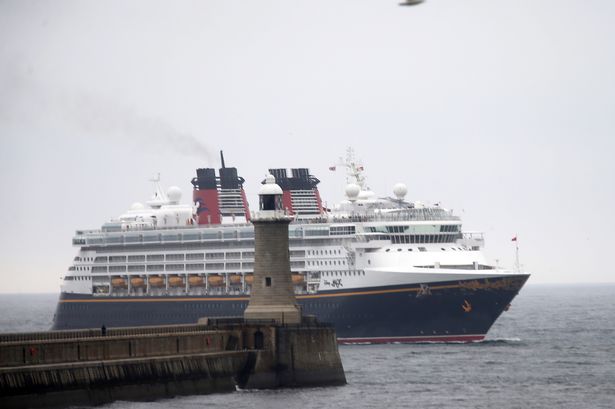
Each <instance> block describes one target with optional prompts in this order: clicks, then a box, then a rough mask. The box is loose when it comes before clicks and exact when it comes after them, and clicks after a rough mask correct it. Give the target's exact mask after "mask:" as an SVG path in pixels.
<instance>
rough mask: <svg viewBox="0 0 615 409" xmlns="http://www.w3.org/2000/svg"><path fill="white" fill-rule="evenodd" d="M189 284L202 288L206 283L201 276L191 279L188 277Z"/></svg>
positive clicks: (191, 277)
mask: <svg viewBox="0 0 615 409" xmlns="http://www.w3.org/2000/svg"><path fill="white" fill-rule="evenodd" d="M188 283H189V284H190V285H191V286H192V287H200V286H202V285H203V284H204V283H205V281H203V277H200V276H190V277H188Z"/></svg>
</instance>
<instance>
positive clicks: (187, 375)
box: [0, 320, 346, 409]
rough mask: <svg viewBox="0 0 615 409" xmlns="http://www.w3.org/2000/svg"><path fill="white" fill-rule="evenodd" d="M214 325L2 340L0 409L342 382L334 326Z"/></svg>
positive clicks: (9, 336) (221, 322)
mask: <svg viewBox="0 0 615 409" xmlns="http://www.w3.org/2000/svg"><path fill="white" fill-rule="evenodd" d="M212 322H213V323H210V324H209V325H183V326H162V327H150V328H147V327H146V328H115V329H112V330H108V331H106V333H105V335H104V336H103V335H102V332H101V331H100V330H96V329H92V330H83V331H54V332H48V333H31V334H5V335H0V407H1V408H3V409H4V408H6V409H9V408H35V407H65V406H71V405H87V404H100V403H105V402H111V401H114V400H118V399H121V400H153V399H157V398H162V397H172V396H175V395H186V394H207V393H213V392H229V391H234V390H235V388H236V386H238V387H240V388H277V387H284V386H317V385H320V386H326V385H340V384H345V383H346V380H345V376H344V372H343V368H342V364H341V359H340V357H339V353H338V350H337V343H336V339H335V332H334V330H333V328H332V327H330V326H326V325H321V324H317V323H315V322H306V323H304V324H302V325H274V324H271V323H264V322H263V323H255V322H251V323H244V322H241V321H237V320H227V321H225V320H216V321H212ZM46 335H47V336H46Z"/></svg>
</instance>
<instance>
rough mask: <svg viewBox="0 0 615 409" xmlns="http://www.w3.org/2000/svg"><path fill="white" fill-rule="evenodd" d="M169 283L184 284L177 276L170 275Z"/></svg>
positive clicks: (175, 285) (172, 284)
mask: <svg viewBox="0 0 615 409" xmlns="http://www.w3.org/2000/svg"><path fill="white" fill-rule="evenodd" d="M169 285H170V286H171V287H180V286H182V285H184V280H183V279H182V278H181V277H178V276H171V277H169Z"/></svg>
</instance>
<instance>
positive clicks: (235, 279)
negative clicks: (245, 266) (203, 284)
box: [229, 274, 241, 285]
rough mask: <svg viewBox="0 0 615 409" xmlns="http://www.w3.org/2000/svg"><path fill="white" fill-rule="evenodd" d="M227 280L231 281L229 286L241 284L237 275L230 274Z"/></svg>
mask: <svg viewBox="0 0 615 409" xmlns="http://www.w3.org/2000/svg"><path fill="white" fill-rule="evenodd" d="M229 280H230V281H231V284H235V285H239V284H241V276H240V275H239V274H231V275H230V276H229Z"/></svg>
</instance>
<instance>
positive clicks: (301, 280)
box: [293, 274, 305, 285]
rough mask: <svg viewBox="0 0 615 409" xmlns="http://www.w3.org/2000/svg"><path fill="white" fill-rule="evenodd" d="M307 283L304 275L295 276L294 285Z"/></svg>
mask: <svg viewBox="0 0 615 409" xmlns="http://www.w3.org/2000/svg"><path fill="white" fill-rule="evenodd" d="M304 282H305V277H303V274H293V285H299V284H303V283H304Z"/></svg>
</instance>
